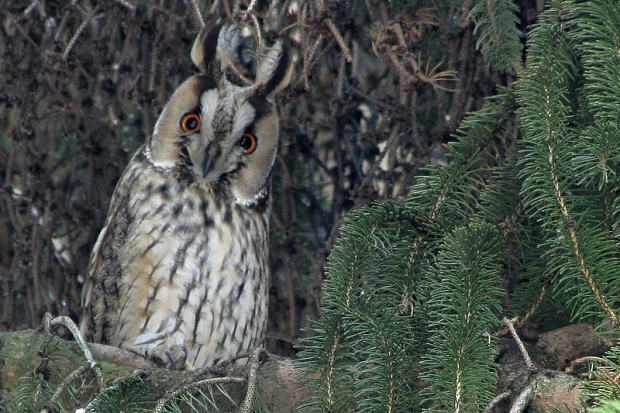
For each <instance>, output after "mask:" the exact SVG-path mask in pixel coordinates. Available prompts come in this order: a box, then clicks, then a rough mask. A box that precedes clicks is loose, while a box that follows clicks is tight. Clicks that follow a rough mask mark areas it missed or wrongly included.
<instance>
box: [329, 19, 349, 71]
mask: <svg viewBox="0 0 620 413" xmlns="http://www.w3.org/2000/svg"><path fill="white" fill-rule="evenodd" d="M325 25H326V26H327V27H328V28H329V31H331V32H332V34H333V35H334V38H335V39H336V41H337V42H338V45H339V46H340V48H341V49H342V52H343V53H344V55H345V56H346V58H347V62H352V61H353V54H352V53H351V49H349V46H347V42H345V40H344V37H342V35H341V34H340V32H339V31H338V28H337V27H336V25H335V24H334V21H333V20H332V19H331V18H327V19H325Z"/></svg>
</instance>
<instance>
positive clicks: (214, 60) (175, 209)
mask: <svg viewBox="0 0 620 413" xmlns="http://www.w3.org/2000/svg"><path fill="white" fill-rule="evenodd" d="M241 31H242V29H241V28H240V27H239V25H238V24H236V23H233V22H227V21H223V20H217V21H216V20H214V21H212V22H210V23H209V24H207V26H206V27H205V28H204V29H203V30H202V32H201V33H200V34H199V35H198V37H197V39H196V41H195V43H194V46H193V48H192V51H191V56H192V60H193V62H194V63H195V64H196V66H198V68H199V69H200V72H201V73H200V74H199V75H196V76H192V77H190V78H189V79H188V80H186V81H185V82H184V83H183V84H182V85H181V86H179V88H178V89H177V90H176V91H175V92H174V94H173V96H172V97H171V98H170V101H169V102H168V103H167V105H166V107H165V108H164V110H163V112H162V113H161V116H160V117H159V119H158V121H157V123H156V125H155V129H154V132H153V135H152V136H151V137H149V139H148V140H147V142H146V143H145V145H143V146H142V147H141V148H140V149H139V150H138V152H137V153H136V154H135V155H134V156H133V158H132V159H131V161H130V163H129V165H128V166H127V169H126V170H125V172H124V173H123V176H122V177H121V179H120V181H119V183H118V185H117V187H116V189H115V191H114V195H113V196H112V201H111V205H110V209H109V212H108V217H107V220H106V223H105V226H104V228H103V229H102V231H101V233H100V235H99V238H98V240H97V243H96V245H95V247H94V249H93V252H92V255H91V259H90V264H89V268H88V276H87V280H86V283H85V285H84V289H83V295H82V311H83V314H82V318H81V323H80V329H81V331H82V334H83V335H84V337H85V338H86V340H87V341H91V342H97V343H104V344H109V345H113V346H119V347H122V348H126V349H129V350H131V351H134V352H137V353H139V354H142V355H144V356H145V357H148V358H150V359H153V360H154V361H156V362H158V363H160V364H161V365H162V366H165V367H167V368H171V369H190V368H198V367H203V366H212V365H214V364H215V363H217V362H218V361H221V360H223V359H227V358H229V357H232V356H235V355H237V354H239V353H244V352H248V351H251V350H252V349H254V348H256V347H258V346H259V345H261V342H262V340H263V336H264V333H265V329H266V324H267V300H268V289H269V251H268V248H269V213H270V199H269V196H270V176H271V172H272V169H273V165H274V162H275V159H276V150H277V147H278V125H279V119H278V112H277V109H276V107H275V104H274V103H273V101H272V100H271V98H272V97H273V95H274V94H275V93H276V92H278V91H279V90H280V89H282V88H283V87H285V86H286V84H287V83H288V80H289V77H290V67H291V66H290V62H289V52H288V49H287V47H286V45H285V44H284V43H283V40H281V39H276V40H275V41H273V42H272V44H269V45H268V46H267V45H265V44H263V43H265V42H266V41H265V40H264V37H263V36H255V38H257V39H258V40H259V42H260V43H261V44H258V45H256V47H255V48H252V49H250V48H249V47H248V46H247V42H246V39H245V38H243V37H242V36H241ZM244 45H245V46H244ZM248 52H249V53H248ZM244 53H245V56H247V55H248V54H250V55H252V54H255V56H254V58H253V59H244ZM249 60H251V62H249ZM248 73H250V74H251V75H252V76H253V77H254V79H255V80H254V81H250V82H249V83H248V81H247V78H248V76H246V75H247V74H248Z"/></svg>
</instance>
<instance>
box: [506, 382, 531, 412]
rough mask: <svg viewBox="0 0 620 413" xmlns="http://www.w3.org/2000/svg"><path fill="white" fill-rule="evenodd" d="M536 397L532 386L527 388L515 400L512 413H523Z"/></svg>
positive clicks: (511, 409)
mask: <svg viewBox="0 0 620 413" xmlns="http://www.w3.org/2000/svg"><path fill="white" fill-rule="evenodd" d="M533 397H534V389H532V386H531V385H530V386H527V387H526V388H525V389H523V391H521V393H519V395H518V396H517V398H516V399H515V401H514V403H513V404H512V407H511V408H510V413H521V412H522V411H524V410H525V408H526V407H527V406H528V405H529V404H530V402H531V401H532V398H533Z"/></svg>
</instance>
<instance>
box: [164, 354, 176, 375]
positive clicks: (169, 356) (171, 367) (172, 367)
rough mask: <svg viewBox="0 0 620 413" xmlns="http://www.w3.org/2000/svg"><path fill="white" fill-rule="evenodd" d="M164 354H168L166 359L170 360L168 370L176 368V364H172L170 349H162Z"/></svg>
mask: <svg viewBox="0 0 620 413" xmlns="http://www.w3.org/2000/svg"><path fill="white" fill-rule="evenodd" d="M164 354H165V355H166V356H168V360H169V361H170V370H176V366H175V365H174V357H172V351H170V350H169V349H166V351H164Z"/></svg>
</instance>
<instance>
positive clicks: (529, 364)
mask: <svg viewBox="0 0 620 413" xmlns="http://www.w3.org/2000/svg"><path fill="white" fill-rule="evenodd" d="M514 322H515V320H514V319H512V320H509V319H507V318H506V317H504V318H503V319H502V324H503V325H505V326H506V327H508V330H509V331H510V334H511V335H512V338H513V339H514V340H515V342H516V343H517V346H518V347H519V350H520V351H521V354H522V355H523V359H524V360H525V364H526V365H527V368H528V369H530V370H534V369H535V368H536V367H535V366H534V363H532V359H530V355H529V354H528V352H527V350H526V349H525V346H524V345H523V342H522V341H521V339H520V338H519V335H518V334H517V330H515V326H514ZM515 403H516V402H515ZM511 411H512V410H511Z"/></svg>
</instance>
